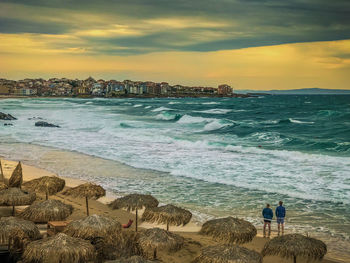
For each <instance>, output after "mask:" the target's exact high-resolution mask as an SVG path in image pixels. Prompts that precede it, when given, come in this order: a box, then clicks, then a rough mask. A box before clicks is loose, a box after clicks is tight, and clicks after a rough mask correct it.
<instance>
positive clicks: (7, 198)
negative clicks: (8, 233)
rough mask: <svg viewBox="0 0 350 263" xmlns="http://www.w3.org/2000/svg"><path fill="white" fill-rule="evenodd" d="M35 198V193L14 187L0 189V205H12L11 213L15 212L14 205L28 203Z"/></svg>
mask: <svg viewBox="0 0 350 263" xmlns="http://www.w3.org/2000/svg"><path fill="white" fill-rule="evenodd" d="M35 199H36V194H35V193H29V192H26V191H23V190H21V189H19V188H15V187H10V188H8V189H3V190H1V191H0V205H6V206H12V215H14V214H15V206H17V205H30V204H31V203H33V202H34V201H35Z"/></svg>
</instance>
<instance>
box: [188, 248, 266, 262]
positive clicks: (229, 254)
mask: <svg viewBox="0 0 350 263" xmlns="http://www.w3.org/2000/svg"><path fill="white" fill-rule="evenodd" d="M193 262H194V263H262V256H261V255H260V254H259V253H258V252H255V251H253V250H250V249H247V248H245V247H239V246H237V245H234V246H232V245H228V244H224V245H216V246H208V247H205V248H204V249H203V250H202V252H201V254H200V255H199V256H198V257H197V258H196V259H195V260H194V261H193Z"/></svg>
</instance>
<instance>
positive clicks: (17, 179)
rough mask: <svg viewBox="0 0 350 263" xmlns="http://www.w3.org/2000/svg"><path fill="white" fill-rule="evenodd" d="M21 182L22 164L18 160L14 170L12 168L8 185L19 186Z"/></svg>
mask: <svg viewBox="0 0 350 263" xmlns="http://www.w3.org/2000/svg"><path fill="white" fill-rule="evenodd" d="M22 183H23V174H22V165H21V162H18V164H17V166H16V168H15V170H13V172H12V175H11V177H10V179H9V187H18V188H21V186H22Z"/></svg>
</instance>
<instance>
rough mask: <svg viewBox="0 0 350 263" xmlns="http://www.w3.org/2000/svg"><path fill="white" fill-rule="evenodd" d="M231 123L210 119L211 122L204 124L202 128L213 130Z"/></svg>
mask: <svg viewBox="0 0 350 263" xmlns="http://www.w3.org/2000/svg"><path fill="white" fill-rule="evenodd" d="M231 125H232V123H231V124H230V123H224V122H222V121H220V120H215V121H212V122H209V123H208V124H206V125H205V126H204V128H203V130H204V131H215V130H219V129H222V128H224V127H227V126H231Z"/></svg>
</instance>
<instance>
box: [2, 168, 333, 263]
mask: <svg viewBox="0 0 350 263" xmlns="http://www.w3.org/2000/svg"><path fill="white" fill-rule="evenodd" d="M0 167H1V163H0ZM1 173H2V175H3V172H2V168H1ZM22 182H23V179H22V168H21V164H20V163H19V164H18V165H17V167H16V169H15V171H14V173H13V174H12V176H11V177H10V180H9V182H8V184H4V183H3V184H1V183H0V187H3V188H4V189H3V190H0V204H2V205H11V206H13V211H14V206H15V205H29V204H31V203H33V201H34V200H35V198H36V196H35V193H30V192H25V191H23V190H21V186H22ZM10 183H11V184H10ZM13 186H16V187H13ZM64 186H65V182H64V180H63V179H61V178H59V177H42V178H38V179H34V180H32V181H29V182H26V183H24V184H23V188H25V189H26V190H27V189H28V190H31V191H35V192H40V193H45V194H46V200H45V201H43V202H38V203H34V204H32V205H31V206H29V207H27V208H26V209H25V210H24V211H23V212H22V213H21V214H20V217H21V218H22V219H20V218H14V217H9V218H1V221H0V241H1V242H2V243H3V242H4V241H6V242H9V244H10V243H11V242H14V240H12V241H11V240H10V238H9V236H13V237H16V236H17V237H20V238H18V239H17V243H21V242H22V244H23V242H27V243H28V244H26V246H24V247H25V250H24V254H23V259H25V260H24V261H25V262H46V261H45V258H46V259H50V262H80V261H79V260H75V259H77V258H80V259H82V261H88V260H93V259H94V257H95V256H96V254H95V252H94V251H95V248H94V247H93V246H92V245H91V242H95V243H97V244H98V243H99V242H98V240H102V244H104V245H105V244H109V246H115V245H116V242H119V243H120V242H124V243H125V242H126V243H127V240H126V238H125V237H124V238H123V233H122V231H121V225H120V223H119V222H118V221H116V220H114V219H111V218H108V217H103V216H97V215H92V216H89V208H88V200H89V199H91V198H94V199H97V198H99V197H102V196H104V195H105V190H104V189H103V188H102V187H101V186H98V185H95V184H91V183H86V184H82V185H79V186H77V187H74V188H70V189H67V190H66V191H64V192H63V194H65V195H72V196H74V197H84V198H85V199H86V209H87V210H86V212H87V215H88V216H87V217H86V218H84V219H81V220H76V221H73V222H71V223H70V224H69V225H68V226H67V228H66V230H65V233H64V234H63V233H62V234H58V235H56V236H54V237H51V238H47V239H43V240H38V241H35V240H36V239H38V237H39V236H40V235H38V233H39V232H38V231H37V228H36V226H35V224H34V223H33V222H40V223H43V222H48V221H51V220H64V219H65V218H67V217H68V216H69V215H70V214H71V213H72V210H73V207H72V206H70V205H67V204H64V203H62V202H61V201H58V200H48V196H49V195H53V194H55V193H57V192H59V191H61V190H62V189H63V188H64ZM0 189H1V188H0ZM158 204H159V202H158V201H157V199H155V198H154V197H153V196H151V195H141V194H131V195H127V196H124V197H121V198H118V199H116V200H115V201H113V202H112V203H110V204H109V206H110V207H111V208H112V209H121V208H125V209H127V210H128V211H136V222H135V223H136V232H137V218H138V209H142V208H145V211H144V213H143V215H142V220H144V221H149V222H156V223H163V224H166V225H167V231H166V230H162V229H159V228H152V229H148V230H146V231H143V232H142V233H141V234H140V236H137V242H132V244H131V245H135V246H137V247H138V248H137V249H136V248H135V249H134V251H137V250H140V251H142V254H143V256H144V257H146V258H149V259H154V258H156V255H157V249H161V250H167V251H170V252H171V251H177V250H179V249H181V247H182V246H183V244H184V239H183V237H181V236H179V235H176V234H174V233H171V232H169V231H168V230H169V225H177V226H179V225H186V224H187V223H188V222H189V221H190V220H191V217H192V214H191V212H190V211H188V210H185V209H182V208H179V207H176V206H173V205H165V206H160V207H158ZM24 219H27V220H24ZM28 220H31V221H33V222H31V221H28ZM35 228H36V229H35ZM2 230H4V231H2ZM6 233H7V234H6ZM200 234H203V235H208V236H211V237H212V238H213V239H215V240H217V241H219V242H220V243H224V244H223V245H217V246H210V247H207V248H205V249H204V250H203V251H202V253H201V255H200V256H199V257H198V258H197V259H196V262H236V261H237V262H238V259H239V260H240V261H239V262H262V256H266V255H277V254H278V255H281V256H283V257H292V258H293V259H294V262H296V257H297V256H302V257H307V258H315V259H321V258H322V257H323V256H324V255H325V254H326V252H327V248H326V246H325V244H324V243H323V242H322V241H319V240H316V239H313V238H310V237H305V236H302V235H298V234H293V235H285V236H282V237H277V238H274V239H272V240H271V241H269V242H268V243H267V244H266V245H265V247H264V249H263V251H262V254H259V253H257V252H255V251H252V250H248V249H246V248H242V247H239V246H237V245H232V244H242V243H246V242H249V241H251V240H252V239H253V238H254V237H255V236H256V234H257V231H256V228H255V227H254V226H253V225H252V224H251V223H249V222H247V221H245V220H242V219H238V218H233V217H228V218H221V219H214V220H210V221H208V222H206V223H204V224H203V226H202V228H201V231H200ZM6 235H7V236H6ZM86 240H88V241H90V242H88V241H86ZM96 240H97V241H96ZM15 241H16V240H15ZM29 241H31V242H29ZM133 241H135V240H133ZM100 244H101V242H100ZM128 244H129V245H130V242H129V243H128ZM227 244H230V245H227ZM95 247H96V246H95ZM102 247H103V246H102ZM50 248H51V249H50ZM60 249H61V250H62V251H61V253H59V252H58V251H59V250H60ZM51 253H52V254H51ZM54 255H56V256H54ZM261 255H262V256H261ZM214 258H216V259H214ZM71 259H74V261H72V260H71ZM132 260H134V261H130V262H146V261H139V260H141V259H140V258H137V257H136V258H135V257H134V259H132ZM115 262H117V261H115ZM123 262H127V261H123Z"/></svg>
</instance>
